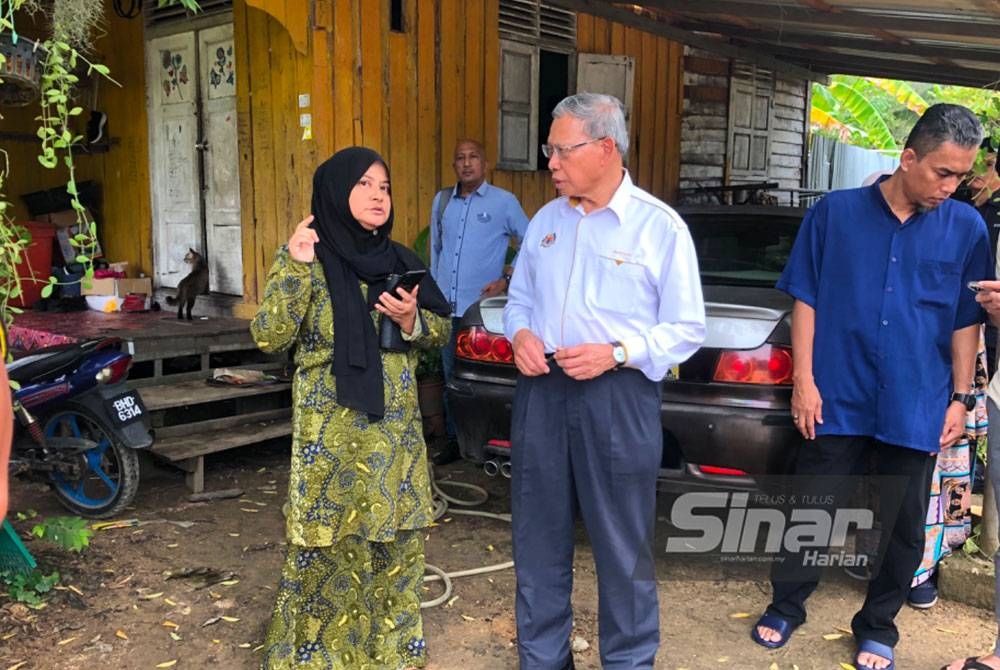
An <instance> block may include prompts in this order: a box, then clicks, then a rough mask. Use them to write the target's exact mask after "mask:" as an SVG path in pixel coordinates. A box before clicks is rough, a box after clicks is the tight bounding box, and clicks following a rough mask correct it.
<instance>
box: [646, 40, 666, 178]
mask: <svg viewBox="0 0 1000 670" xmlns="http://www.w3.org/2000/svg"><path fill="white" fill-rule="evenodd" d="M652 53H654V54H656V62H655V63H654V64H653V67H654V68H655V73H654V81H655V89H654V91H652V92H651V94H650V97H652V98H654V102H653V108H654V109H655V110H656V111H657V115H656V119H655V121H654V124H653V137H652V138H651V139H652V142H653V146H655V147H666V146H667V126H668V125H669V122H666V121H665V120H664V115H667V114H669V109H668V105H669V99H668V95H667V92H668V90H669V82H670V75H671V72H670V62H669V60H668V59H669V55H670V45H669V44H668V43H667V41H666V40H664V39H659V38H656V39H655V40H654V43H653V45H652ZM667 153H668V152H666V151H662V152H657V153H656V154H655V158H654V160H653V168H652V169H653V172H652V174H651V175H650V190H651V192H656V193H665V192H666V177H665V173H666V167H667V166H666V164H665V163H666V160H667V158H666V155H667Z"/></svg>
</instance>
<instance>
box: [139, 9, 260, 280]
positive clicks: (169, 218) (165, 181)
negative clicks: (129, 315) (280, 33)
mask: <svg viewBox="0 0 1000 670" xmlns="http://www.w3.org/2000/svg"><path fill="white" fill-rule="evenodd" d="M234 63H235V58H234V54H233V28H232V25H231V24H225V25H220V26H215V27H212V28H205V29H202V30H199V31H187V32H184V33H179V34H177V35H170V36H167V37H159V38H156V39H153V40H152V41H150V43H149V48H148V49H147V74H148V79H147V80H148V82H149V89H150V94H149V100H150V144H151V146H150V157H151V160H152V165H151V169H150V174H151V180H152V192H153V239H154V258H153V261H154V266H155V275H156V283H157V285H158V286H166V287H176V286H177V284H178V282H180V280H181V279H183V278H184V277H185V276H186V275H187V273H188V271H189V270H190V268H189V267H188V266H187V265H186V264H185V263H184V262H183V259H184V254H185V253H186V252H187V249H188V248H189V247H191V248H193V249H195V250H197V251H199V252H200V253H201V254H202V255H204V256H205V257H206V258H207V259H208V266H209V289H210V290H211V291H212V292H216V293H225V294H229V295H236V296H239V295H242V294H243V259H242V242H241V232H240V207H239V200H240V191H239V160H238V155H237V141H236V73H235V69H234Z"/></svg>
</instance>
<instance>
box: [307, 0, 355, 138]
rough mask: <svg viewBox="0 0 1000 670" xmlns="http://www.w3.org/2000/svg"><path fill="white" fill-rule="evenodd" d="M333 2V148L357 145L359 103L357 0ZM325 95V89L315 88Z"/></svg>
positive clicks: (335, 0)
mask: <svg viewBox="0 0 1000 670" xmlns="http://www.w3.org/2000/svg"><path fill="white" fill-rule="evenodd" d="M330 2H332V3H333V23H334V27H333V29H332V30H333V146H332V147H331V149H332V151H331V153H333V151H336V150H337V149H339V148H341V147H348V146H351V145H352V144H354V120H355V118H356V116H357V109H358V104H356V103H355V100H356V99H357V98H358V97H359V96H358V95H357V86H356V83H357V79H356V75H355V71H354V53H355V47H354V39H355V35H356V33H357V30H356V29H355V28H354V27H353V26H354V20H355V16H356V14H355V11H354V10H355V8H354V0H330ZM313 92H314V93H315V94H317V95H323V91H315V90H314V91H313Z"/></svg>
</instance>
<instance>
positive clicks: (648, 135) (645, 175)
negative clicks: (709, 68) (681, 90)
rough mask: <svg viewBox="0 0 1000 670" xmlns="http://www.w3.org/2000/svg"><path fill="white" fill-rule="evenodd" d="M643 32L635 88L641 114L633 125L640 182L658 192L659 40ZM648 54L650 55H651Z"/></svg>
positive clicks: (647, 188)
mask: <svg viewBox="0 0 1000 670" xmlns="http://www.w3.org/2000/svg"><path fill="white" fill-rule="evenodd" d="M638 32H639V37H640V39H639V51H638V53H637V54H636V59H635V62H636V72H635V85H634V87H633V90H634V91H635V95H636V103H637V105H636V108H637V109H638V114H636V119H635V121H634V122H633V124H634V125H635V126H636V133H635V138H636V147H635V154H636V157H637V160H636V168H637V172H638V177H639V178H638V180H637V181H638V183H639V184H640V185H641V186H642V188H644V189H646V190H647V191H650V192H652V191H654V190H656V189H655V187H654V184H653V161H654V160H655V159H656V158H657V157H658V156H659V155H660V152H658V151H657V146H656V143H655V141H654V136H655V133H656V130H655V128H656V126H657V125H658V121H659V118H658V115H659V113H660V112H659V110H657V109H656V105H655V102H656V88H657V86H658V85H659V84H660V82H657V80H656V61H655V55H656V38H655V37H654V36H653V34H652V33H647V32H645V31H638ZM647 54H648V55H647Z"/></svg>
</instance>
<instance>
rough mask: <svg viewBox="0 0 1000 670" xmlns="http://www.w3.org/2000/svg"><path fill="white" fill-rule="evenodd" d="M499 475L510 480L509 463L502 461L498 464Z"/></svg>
mask: <svg viewBox="0 0 1000 670" xmlns="http://www.w3.org/2000/svg"><path fill="white" fill-rule="evenodd" d="M500 474H502V475H503V476H504V477H506V478H507V479H510V461H509V460H508V461H504V462H503V463H501V464H500Z"/></svg>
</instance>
